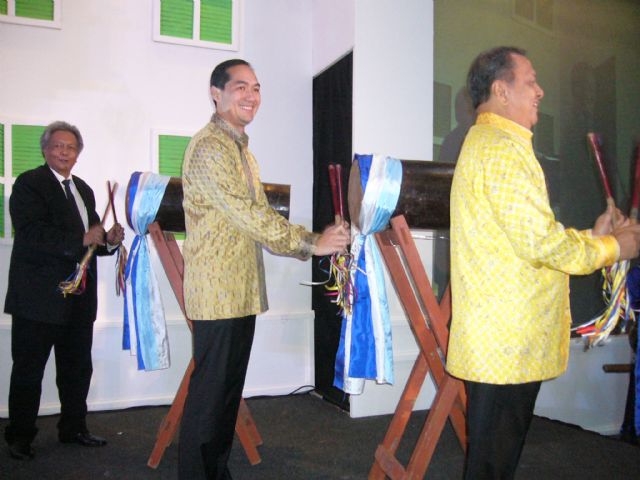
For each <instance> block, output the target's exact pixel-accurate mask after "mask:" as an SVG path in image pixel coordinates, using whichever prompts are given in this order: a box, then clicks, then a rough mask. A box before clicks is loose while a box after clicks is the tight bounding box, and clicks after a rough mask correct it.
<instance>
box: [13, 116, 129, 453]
mask: <svg viewBox="0 0 640 480" xmlns="http://www.w3.org/2000/svg"><path fill="white" fill-rule="evenodd" d="M40 147H41V149H42V153H43V155H44V158H45V160H46V165H42V166H40V167H38V168H35V169H33V170H29V171H27V172H24V173H23V174H21V175H20V176H18V178H17V179H16V181H15V184H14V185H13V188H12V193H11V197H10V199H9V211H10V213H11V221H12V223H13V227H14V229H15V238H14V241H13V250H12V252H11V265H10V267H9V286H8V289H7V297H6V300H5V312H6V313H8V314H11V316H12V328H11V355H12V358H13V368H12V370H11V386H10V390H9V424H8V426H7V427H6V430H5V439H6V440H7V443H8V444H9V453H10V455H11V457H13V458H15V459H19V460H27V459H30V458H33V454H34V453H33V449H32V447H31V442H32V441H33V439H34V437H35V435H36V433H37V431H38V429H37V428H36V417H37V416H38V409H39V407H40V394H41V390H42V377H43V374H44V369H45V365H46V363H47V360H48V358H49V354H50V352H51V348H52V347H53V348H54V350H55V358H56V384H57V386H58V395H59V397H60V404H61V414H60V421H59V422H58V438H59V440H60V441H61V442H62V443H77V444H80V445H83V446H87V447H98V446H103V445H106V443H107V442H106V440H104V439H103V438H100V437H97V436H95V435H92V434H91V433H89V430H88V429H87V425H86V422H85V417H86V414H87V402H86V400H87V393H88V392H89V384H90V382H91V374H92V372H93V366H92V363H91V344H92V341H93V322H94V321H95V319H96V310H97V290H96V283H97V276H98V271H97V263H96V259H95V256H94V257H93V259H92V260H91V262H90V264H89V266H88V269H87V280H86V285H85V289H84V291H83V292H82V293H81V294H79V295H67V296H66V297H65V296H63V295H62V293H60V291H59V290H58V284H59V283H60V281H62V280H65V279H66V278H67V277H68V276H69V275H70V274H72V273H73V272H74V271H75V269H76V267H77V265H78V263H79V262H80V261H81V259H82V257H83V256H84V254H85V252H86V251H87V248H88V247H89V246H90V245H92V244H97V245H98V248H97V250H96V253H97V254H98V255H108V254H112V253H113V252H115V250H116V249H117V248H118V246H119V245H120V243H121V242H122V240H123V239H124V229H123V228H122V226H120V225H119V224H117V223H116V224H115V225H114V226H113V227H112V228H111V229H110V230H109V231H108V232H106V233H105V230H104V228H103V227H102V225H100V218H99V216H98V214H97V213H96V202H95V198H94V195H93V191H92V190H91V188H90V187H89V186H88V185H87V184H86V183H85V182H84V181H82V180H81V179H80V178H78V177H76V176H75V175H71V169H72V168H73V166H74V165H75V163H76V161H77V159H78V155H79V154H80V152H81V151H82V148H83V142H82V136H81V135H80V132H79V131H78V129H77V128H76V127H74V126H72V125H69V124H68V123H65V122H54V123H52V124H51V125H49V126H48V127H47V128H46V129H45V131H44V133H43V134H42V137H41V138H40ZM69 180H70V181H69Z"/></svg>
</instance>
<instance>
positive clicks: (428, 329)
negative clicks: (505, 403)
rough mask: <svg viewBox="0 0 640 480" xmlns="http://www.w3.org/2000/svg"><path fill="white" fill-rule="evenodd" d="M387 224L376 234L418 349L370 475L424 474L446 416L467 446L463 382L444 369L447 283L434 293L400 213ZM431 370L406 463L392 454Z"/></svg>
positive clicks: (413, 476) (410, 476) (418, 476)
mask: <svg viewBox="0 0 640 480" xmlns="http://www.w3.org/2000/svg"><path fill="white" fill-rule="evenodd" d="M391 226H392V229H391V230H386V231H384V232H380V233H377V234H376V241H377V242H378V246H379V247H380V250H381V252H382V256H383V257H384V260H385V263H386V264H387V269H388V271H389V275H390V277H391V281H392V283H393V285H394V287H395V289H396V292H397V293H398V297H399V299H400V303H401V304H402V306H403V308H404V311H405V314H406V315H407V318H408V320H409V325H410V326H411V330H412V332H413V335H414V336H415V338H416V341H417V343H418V347H419V348H420V353H419V354H418V358H417V359H416V361H415V364H414V366H413V369H412V371H411V374H410V375H409V379H408V380H407V384H406V386H405V388H404V391H403V393H402V396H401V397H400V401H399V402H398V406H397V407H396V411H395V414H394V416H393V419H392V420H391V424H390V425H389V429H388V430H387V434H386V435H385V437H384V440H383V442H382V443H381V444H380V445H378V448H377V450H376V453H375V461H374V463H373V466H372V467H371V471H370V472H369V479H370V480H373V479H384V478H386V477H387V476H388V477H390V478H392V479H393V480H400V479H403V480H408V479H422V478H424V475H425V472H426V471H427V468H428V466H429V463H430V461H431V457H432V456H433V452H434V450H435V448H436V444H437V443H438V439H439V438H440V435H441V433H442V430H443V428H444V425H445V423H446V420H447V417H448V418H449V419H450V420H451V423H452V425H453V428H454V430H455V432H456V435H457V436H458V440H459V441H460V445H461V446H462V448H463V450H465V449H466V443H467V442H466V428H465V427H466V423H465V415H466V395H465V392H464V386H463V383H462V382H461V381H460V380H458V379H455V378H453V377H451V376H449V374H448V373H447V372H446V371H445V369H444V365H445V359H446V355H447V342H448V338H449V330H448V326H447V324H448V321H449V317H450V316H451V295H450V290H449V288H447V290H446V292H445V294H444V296H443V297H442V301H441V303H440V304H438V300H437V299H436V296H435V295H434V293H433V290H432V288H431V283H430V282H429V278H428V277H427V274H426V272H425V270H424V267H423V265H422V261H421V259H420V255H419V254H418V250H417V248H416V245H415V242H414V241H413V238H412V236H411V231H410V230H409V226H408V225H407V222H406V220H405V218H404V216H402V215H401V216H398V217H395V218H393V219H392V220H391ZM427 373H431V378H432V379H433V382H434V384H435V386H436V390H437V391H436V396H435V398H434V400H433V404H432V405H431V409H430V410H429V414H428V416H427V419H426V421H425V424H424V427H423V428H422V432H421V433H420V436H419V438H418V441H417V443H416V446H415V448H414V450H413V453H412V455H411V459H410V460H409V464H408V465H407V466H406V468H405V467H404V466H403V465H402V464H401V463H400V462H399V461H398V459H397V458H396V457H395V452H396V450H397V449H398V445H399V444H400V440H401V439H402V435H403V434H404V431H405V428H406V426H407V423H408V421H409V418H410V416H411V412H412V411H413V407H414V405H415V402H416V399H417V397H418V394H419V393H420V389H421V388H422V384H423V383H424V380H425V378H426V376H427Z"/></svg>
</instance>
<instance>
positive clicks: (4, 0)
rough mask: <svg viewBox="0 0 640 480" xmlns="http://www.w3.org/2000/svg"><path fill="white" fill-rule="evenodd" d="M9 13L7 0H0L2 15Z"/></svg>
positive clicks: (0, 13) (0, 12)
mask: <svg viewBox="0 0 640 480" xmlns="http://www.w3.org/2000/svg"><path fill="white" fill-rule="evenodd" d="M6 14H7V0H0V15H6Z"/></svg>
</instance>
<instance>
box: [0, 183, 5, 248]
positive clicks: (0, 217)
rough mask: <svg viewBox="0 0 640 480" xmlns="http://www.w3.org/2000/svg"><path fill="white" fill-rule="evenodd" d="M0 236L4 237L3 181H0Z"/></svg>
mask: <svg viewBox="0 0 640 480" xmlns="http://www.w3.org/2000/svg"><path fill="white" fill-rule="evenodd" d="M0 238H4V183H0Z"/></svg>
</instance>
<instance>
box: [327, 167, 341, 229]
mask: <svg viewBox="0 0 640 480" xmlns="http://www.w3.org/2000/svg"><path fill="white" fill-rule="evenodd" d="M329 185H330V186H331V199H332V200H333V213H334V216H335V223H336V225H340V224H341V223H342V217H341V215H340V207H339V204H338V185H337V180H336V166H335V165H334V164H333V163H330V164H329Z"/></svg>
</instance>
